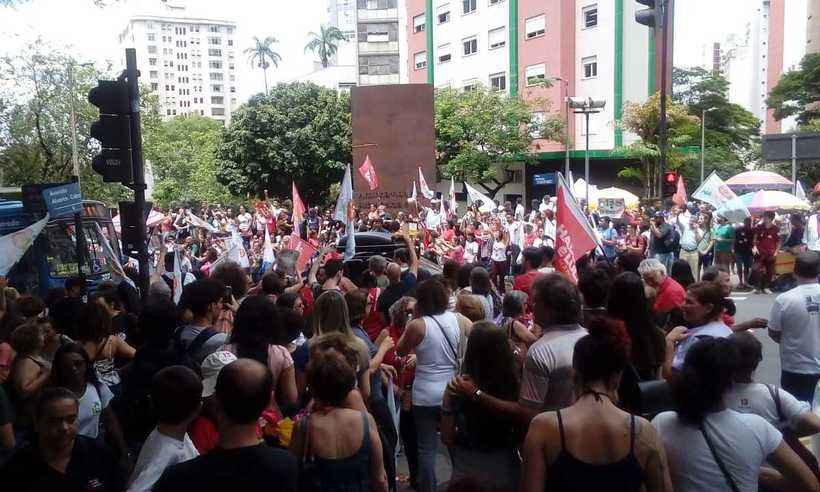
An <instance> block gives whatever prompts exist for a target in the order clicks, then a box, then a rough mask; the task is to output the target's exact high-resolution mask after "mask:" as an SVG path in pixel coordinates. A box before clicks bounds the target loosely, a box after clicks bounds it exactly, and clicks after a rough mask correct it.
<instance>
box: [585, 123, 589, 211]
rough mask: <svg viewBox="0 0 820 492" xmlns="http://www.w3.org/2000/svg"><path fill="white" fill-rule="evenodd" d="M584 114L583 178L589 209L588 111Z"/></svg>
mask: <svg viewBox="0 0 820 492" xmlns="http://www.w3.org/2000/svg"><path fill="white" fill-rule="evenodd" d="M584 116H586V120H587V121H586V125H587V150H586V155H585V156H584V180H586V182H587V183H586V185H587V189H586V195H587V198H586V200H587V210H589V111H584Z"/></svg>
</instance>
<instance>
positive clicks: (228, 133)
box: [217, 82, 352, 203]
mask: <svg viewBox="0 0 820 492" xmlns="http://www.w3.org/2000/svg"><path fill="white" fill-rule="evenodd" d="M351 138H352V135H351V127H350V99H349V97H348V95H347V94H346V93H337V92H336V91H334V90H331V89H326V88H324V87H319V86H317V85H315V84H312V83H300V82H296V83H291V84H277V85H276V86H274V87H272V88H271V90H270V92H269V93H268V94H257V95H255V96H253V97H251V98H250V100H249V101H248V103H247V104H245V105H243V106H241V107H240V108H239V109H238V110H237V111H236V112H235V113H234V114H233V117H232V119H231V125H230V126H229V127H228V128H227V129H226V130H225V136H224V139H223V142H222V144H221V145H220V146H219V147H218V152H217V155H218V158H219V159H220V165H219V169H218V172H217V177H218V179H219V181H220V182H221V183H223V184H224V185H226V186H227V187H228V189H229V190H230V191H231V192H232V193H234V194H237V195H245V194H246V193H253V194H257V195H258V194H260V193H261V192H262V191H263V190H266V189H267V190H268V191H269V192H270V193H271V194H272V195H279V196H289V195H290V190H291V181H292V180H293V181H296V184H297V186H298V187H299V190H300V192H301V193H302V196H303V197H304V198H305V199H306V200H307V201H308V202H310V203H319V202H321V201H323V200H325V199H326V198H327V195H328V187H329V185H330V184H331V183H334V182H338V181H339V180H341V178H342V174H343V173H344V169H345V167H346V166H347V164H348V163H350V161H351V149H350V145H351V143H350V142H351Z"/></svg>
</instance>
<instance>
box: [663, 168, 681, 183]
mask: <svg viewBox="0 0 820 492" xmlns="http://www.w3.org/2000/svg"><path fill="white" fill-rule="evenodd" d="M663 179H664V181H666V182H667V183H670V184H672V183H677V181H678V173H677V172H676V171H666V172H665V173H663Z"/></svg>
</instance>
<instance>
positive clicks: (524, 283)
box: [513, 270, 541, 312]
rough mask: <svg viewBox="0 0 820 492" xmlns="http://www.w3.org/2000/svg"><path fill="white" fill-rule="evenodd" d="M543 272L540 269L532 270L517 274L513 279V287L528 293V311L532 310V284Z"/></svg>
mask: <svg viewBox="0 0 820 492" xmlns="http://www.w3.org/2000/svg"><path fill="white" fill-rule="evenodd" d="M539 275H541V273H540V272H539V271H538V270H530V271H529V272H527V273H522V274H521V275H516V276H515V280H514V281H513V289H514V290H520V291H521V292H523V293H525V294H527V312H530V311H532V284H533V283H534V282H535V279H536V278H538V276H539Z"/></svg>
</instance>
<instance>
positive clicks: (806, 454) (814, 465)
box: [766, 384, 820, 480]
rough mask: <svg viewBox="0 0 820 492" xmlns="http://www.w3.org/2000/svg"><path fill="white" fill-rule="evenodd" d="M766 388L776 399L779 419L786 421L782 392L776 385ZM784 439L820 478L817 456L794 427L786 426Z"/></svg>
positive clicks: (775, 403) (773, 398)
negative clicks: (782, 405) (802, 440)
mask: <svg viewBox="0 0 820 492" xmlns="http://www.w3.org/2000/svg"><path fill="white" fill-rule="evenodd" d="M766 388H767V389H768V390H769V394H770V395H772V400H774V406H775V408H776V409H777V420H779V421H780V422H783V423H785V422H786V419H784V418H783V411H782V407H781V404H780V392H779V391H777V388H775V387H774V386H772V385H770V384H767V385H766ZM782 433H783V441H784V442H785V443H786V444H788V445H789V447H790V448H792V450H793V451H794V452H795V454H797V456H799V457H800V459H801V460H803V463H805V464H806V466H808V467H809V470H811V472H812V473H813V474H814V476H815V477H817V479H818V480H820V464H818V462H817V458H816V457H815V456H814V454H813V453H812V452H811V451H809V449H808V448H807V447H806V446H804V445H803V443H802V442H800V438H799V437H798V436H797V434H795V433H794V431H793V430H792V429H789V428H784V429H783V431H782Z"/></svg>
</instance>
